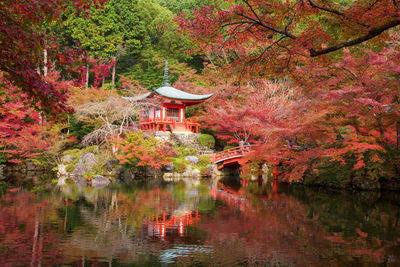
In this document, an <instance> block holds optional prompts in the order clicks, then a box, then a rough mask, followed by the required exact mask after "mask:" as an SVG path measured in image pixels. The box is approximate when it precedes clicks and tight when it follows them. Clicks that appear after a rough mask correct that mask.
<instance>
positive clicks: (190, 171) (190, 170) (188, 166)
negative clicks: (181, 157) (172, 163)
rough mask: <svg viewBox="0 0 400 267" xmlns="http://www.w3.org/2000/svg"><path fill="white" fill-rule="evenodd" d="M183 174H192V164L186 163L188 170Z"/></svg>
mask: <svg viewBox="0 0 400 267" xmlns="http://www.w3.org/2000/svg"><path fill="white" fill-rule="evenodd" d="M183 176H192V167H191V166H190V165H186V170H185V172H184V173H183Z"/></svg>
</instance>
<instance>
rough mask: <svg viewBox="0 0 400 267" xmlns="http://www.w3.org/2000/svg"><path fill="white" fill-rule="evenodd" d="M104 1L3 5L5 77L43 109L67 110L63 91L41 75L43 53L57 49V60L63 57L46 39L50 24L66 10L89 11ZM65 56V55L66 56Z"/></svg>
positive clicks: (0, 61) (0, 31)
mask: <svg viewBox="0 0 400 267" xmlns="http://www.w3.org/2000/svg"><path fill="white" fill-rule="evenodd" d="M103 2H104V0H99V1H93V0H78V1H73V2H71V1H68V0H45V1H33V0H29V1H19V0H18V1H14V0H5V1H1V3H0V14H1V16H0V43H1V45H0V70H1V71H2V72H4V75H5V77H6V78H7V79H8V80H9V81H12V82H13V83H14V84H15V85H16V86H18V87H19V88H21V89H22V90H23V91H24V92H25V93H27V94H28V95H29V96H31V97H33V98H34V100H35V101H39V100H40V102H42V108H43V109H47V110H49V111H55V112H60V111H64V110H67V109H68V107H67V106H66V105H65V101H66V95H65V92H62V91H59V90H58V89H57V88H56V87H55V86H53V85H52V84H51V83H49V82H46V81H45V80H43V79H42V77H41V76H40V75H39V74H38V72H37V68H38V67H40V66H41V61H42V57H43V50H44V49H45V48H51V49H53V53H54V54H55V55H54V58H57V57H58V56H57V55H60V56H61V54H62V53H61V52H60V50H59V49H57V43H55V42H53V40H52V39H51V38H47V36H46V25H49V24H50V23H51V22H53V21H55V20H57V19H58V18H59V15H60V13H61V11H62V10H64V9H65V8H66V7H68V6H71V5H72V6H74V8H76V9H78V10H82V11H84V10H87V9H88V8H89V7H90V6H91V5H96V6H101V5H102V4H103ZM63 57H65V54H64V56H63Z"/></svg>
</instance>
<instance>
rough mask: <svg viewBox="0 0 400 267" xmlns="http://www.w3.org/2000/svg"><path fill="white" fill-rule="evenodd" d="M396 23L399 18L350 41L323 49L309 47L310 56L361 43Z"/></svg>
mask: <svg viewBox="0 0 400 267" xmlns="http://www.w3.org/2000/svg"><path fill="white" fill-rule="evenodd" d="M398 25H400V19H398V20H393V21H391V22H388V23H386V24H384V25H382V26H380V27H378V28H374V29H371V30H369V32H368V33H367V34H366V35H364V36H361V37H359V38H356V39H354V40H351V41H347V42H343V43H340V44H337V45H334V46H331V47H328V48H325V49H321V50H315V49H313V48H312V49H310V56H311V57H316V56H320V55H324V54H328V53H330V52H334V51H336V50H339V49H342V48H344V47H349V46H353V45H356V44H361V43H363V42H365V41H368V40H370V39H372V38H374V37H376V36H378V35H380V34H381V33H383V32H384V31H386V30H388V29H390V28H393V27H396V26H398Z"/></svg>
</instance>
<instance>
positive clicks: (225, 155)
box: [211, 145, 254, 163]
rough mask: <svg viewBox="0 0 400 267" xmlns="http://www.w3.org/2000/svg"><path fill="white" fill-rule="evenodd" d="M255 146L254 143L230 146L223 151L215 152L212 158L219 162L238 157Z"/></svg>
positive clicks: (213, 160)
mask: <svg viewBox="0 0 400 267" xmlns="http://www.w3.org/2000/svg"><path fill="white" fill-rule="evenodd" d="M253 148H254V145H245V146H238V147H234V148H230V149H227V150H224V151H221V152H217V153H215V154H213V156H212V158H211V160H212V162H214V163H218V162H221V161H224V160H226V159H230V158H238V157H242V156H244V155H246V154H247V153H249V152H250V151H251V150H252V149H253Z"/></svg>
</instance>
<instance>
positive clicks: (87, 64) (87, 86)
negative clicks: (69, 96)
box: [86, 63, 89, 88]
mask: <svg viewBox="0 0 400 267" xmlns="http://www.w3.org/2000/svg"><path fill="white" fill-rule="evenodd" d="M86 88H89V63H86Z"/></svg>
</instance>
